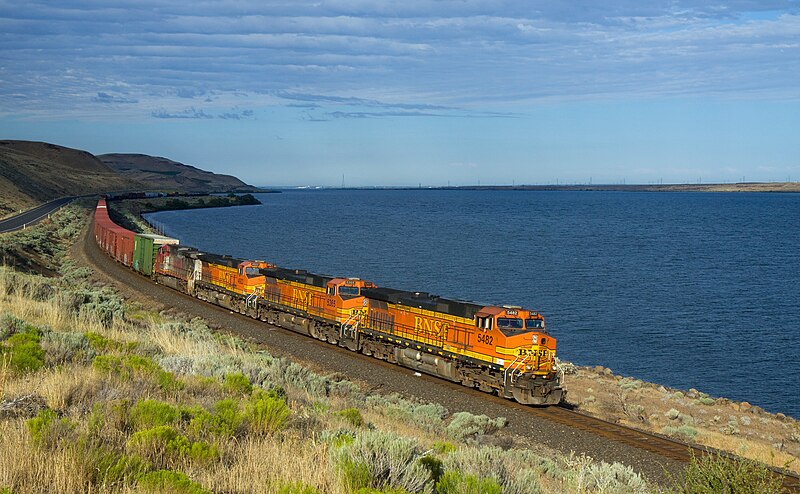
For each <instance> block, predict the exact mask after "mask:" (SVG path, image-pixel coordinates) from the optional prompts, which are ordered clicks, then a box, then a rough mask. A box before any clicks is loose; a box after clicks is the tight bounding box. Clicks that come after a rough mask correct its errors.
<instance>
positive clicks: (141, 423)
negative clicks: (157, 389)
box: [129, 400, 178, 430]
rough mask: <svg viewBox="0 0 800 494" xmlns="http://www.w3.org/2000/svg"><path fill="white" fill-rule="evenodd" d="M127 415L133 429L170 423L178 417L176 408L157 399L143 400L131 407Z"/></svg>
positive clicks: (150, 427) (149, 427)
mask: <svg viewBox="0 0 800 494" xmlns="http://www.w3.org/2000/svg"><path fill="white" fill-rule="evenodd" d="M129 417H130V420H131V423H132V424H133V427H134V429H136V430H141V429H152V428H153V427H157V426H159V425H172V424H173V423H175V421H176V420H177V419H178V410H177V409H176V408H175V407H174V406H172V405H170V404H169V403H164V402H163V401H158V400H143V401H140V402H138V403H136V404H135V405H133V407H131V409H130V411H129Z"/></svg>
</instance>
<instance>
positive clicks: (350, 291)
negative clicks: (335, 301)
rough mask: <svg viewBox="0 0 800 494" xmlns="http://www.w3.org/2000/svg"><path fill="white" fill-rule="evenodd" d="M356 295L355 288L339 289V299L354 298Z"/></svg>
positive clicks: (344, 287)
mask: <svg viewBox="0 0 800 494" xmlns="http://www.w3.org/2000/svg"><path fill="white" fill-rule="evenodd" d="M357 295H358V287H357V286H340V287H339V296H340V297H355V296H357Z"/></svg>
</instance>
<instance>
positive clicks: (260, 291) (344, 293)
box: [155, 245, 564, 405]
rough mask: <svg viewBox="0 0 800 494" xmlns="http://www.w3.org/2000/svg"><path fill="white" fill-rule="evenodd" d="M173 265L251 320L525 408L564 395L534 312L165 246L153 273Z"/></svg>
mask: <svg viewBox="0 0 800 494" xmlns="http://www.w3.org/2000/svg"><path fill="white" fill-rule="evenodd" d="M181 252H184V255H185V256H187V257H188V258H189V259H186V260H178V259H177V258H176V256H179V255H180V253H181ZM175 265H180V266H192V268H191V269H188V268H184V269H183V271H182V276H183V277H185V279H186V280H187V281H186V283H182V284H181V286H182V287H183V289H185V290H186V291H187V292H188V293H190V294H192V295H194V296H196V297H198V298H200V299H202V300H206V301H209V302H211V303H214V304H217V305H220V306H222V307H226V308H228V309H230V310H234V311H237V312H240V313H242V314H245V315H248V316H250V317H253V318H257V319H261V320H263V321H266V322H269V323H271V324H275V325H278V326H281V327H284V328H287V329H290V330H292V331H296V332H299V333H302V334H305V335H308V336H311V337H313V338H317V339H319V340H322V341H327V342H329V343H332V344H335V345H340V346H343V347H346V348H349V349H350V350H353V351H358V352H361V353H364V354H366V355H371V356H374V357H376V358H380V359H383V360H387V361H389V362H393V363H397V364H400V365H403V366H405V367H409V368H412V369H414V370H417V371H420V372H425V373H428V374H433V375H436V376H440V377H443V378H445V379H448V380H451V381H455V382H460V383H462V384H464V385H466V386H470V387H476V388H479V389H481V390H483V391H486V392H495V393H497V394H499V395H500V396H504V397H507V398H513V399H515V400H517V401H519V402H520V403H525V404H535V405H549V404H557V403H559V402H560V401H561V399H562V397H563V395H564V389H563V386H562V378H563V376H562V375H561V373H560V372H559V371H558V369H557V366H556V361H555V353H556V340H555V339H554V338H552V337H551V336H550V335H549V334H547V332H546V328H545V322H544V318H543V317H542V316H541V314H538V313H536V312H531V311H528V310H524V309H521V308H519V307H496V306H483V305H479V304H474V303H471V302H463V301H457V300H449V299H445V298H441V297H438V296H434V295H429V294H427V293H421V292H407V291H402V290H394V289H391V288H378V287H376V286H375V285H374V284H372V283H370V282H368V281H364V280H361V279H358V278H334V277H330V276H321V275H317V274H313V273H309V272H306V271H302V270H292V269H284V268H278V267H275V266H274V265H272V264H270V263H266V262H263V261H246V260H242V259H233V258H230V257H226V256H217V255H214V254H207V253H202V252H199V251H196V250H193V249H188V248H187V247H181V248H178V247H176V246H169V245H165V246H163V247H162V248H161V251H160V252H159V255H158V258H157V262H156V269H155V270H156V275H157V276H165V275H166V276H174V273H173V274H171V272H170V269H169V268H170V266H175ZM173 272H174V269H173ZM161 281H162V282H164V281H163V280H161Z"/></svg>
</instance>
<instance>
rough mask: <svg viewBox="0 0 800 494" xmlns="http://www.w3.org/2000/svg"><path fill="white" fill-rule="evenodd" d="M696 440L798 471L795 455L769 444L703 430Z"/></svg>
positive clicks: (799, 467)
mask: <svg viewBox="0 0 800 494" xmlns="http://www.w3.org/2000/svg"><path fill="white" fill-rule="evenodd" d="M697 442H698V443H700V444H703V445H705V446H710V447H712V448H716V449H719V450H722V451H730V452H732V453H734V454H737V455H739V456H742V457H744V458H749V459H751V460H756V461H759V462H761V463H764V464H765V465H769V466H773V467H778V468H784V469H786V470H791V471H793V472H796V473H800V461H798V460H797V457H795V456H793V455H790V454H788V453H786V452H784V451H779V450H778V449H776V448H774V447H772V446H771V445H766V444H762V443H759V442H756V441H750V440H747V439H744V438H742V437H737V436H730V435H726V434H722V433H719V432H712V431H709V432H704V433H703V434H702V435H700V436H698V437H697Z"/></svg>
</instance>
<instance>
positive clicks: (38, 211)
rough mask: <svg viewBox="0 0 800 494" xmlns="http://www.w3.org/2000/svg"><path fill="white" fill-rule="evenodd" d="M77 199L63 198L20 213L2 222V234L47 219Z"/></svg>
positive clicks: (0, 224)
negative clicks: (49, 215)
mask: <svg viewBox="0 0 800 494" xmlns="http://www.w3.org/2000/svg"><path fill="white" fill-rule="evenodd" d="M75 199H77V196H71V197H62V198H61V199H56V200H54V201H50V202H46V203H44V204H42V205H41V206H37V207H35V208H33V209H29V210H28V211H25V212H24V213H20V214H18V215H16V216H12V217H11V218H6V219H4V220H0V233H6V232H12V231H14V230H19V229H20V228H23V227H25V226H30V225H32V224H34V223H36V222H38V221H39V220H41V219H42V218H45V217H47V215H48V214H51V213H53V212H55V211H57V210H58V209H60V208H62V207H64V206H66V205H67V204H69V203H70V202H72V201H74V200H75Z"/></svg>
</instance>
